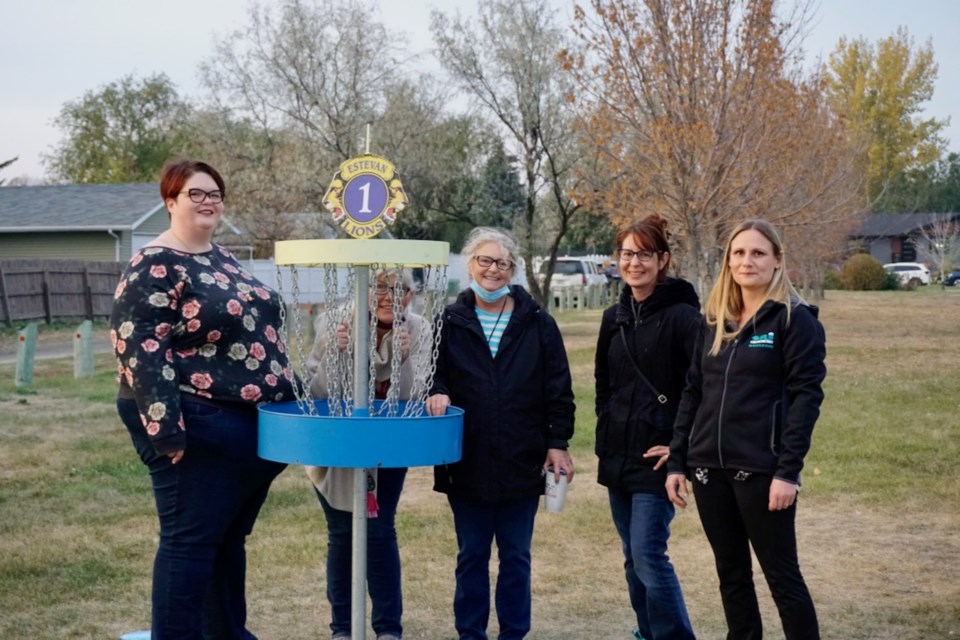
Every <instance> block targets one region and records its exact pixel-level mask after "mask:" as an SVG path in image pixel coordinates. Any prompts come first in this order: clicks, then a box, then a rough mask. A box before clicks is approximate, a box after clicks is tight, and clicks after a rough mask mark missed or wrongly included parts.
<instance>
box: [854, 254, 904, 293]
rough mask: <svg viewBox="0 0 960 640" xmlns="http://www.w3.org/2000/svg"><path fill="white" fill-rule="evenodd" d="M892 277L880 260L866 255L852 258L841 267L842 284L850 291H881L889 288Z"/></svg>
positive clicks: (857, 255)
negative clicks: (889, 279)
mask: <svg viewBox="0 0 960 640" xmlns="http://www.w3.org/2000/svg"><path fill="white" fill-rule="evenodd" d="M890 275H892V274H888V273H887V272H886V271H885V270H884V268H883V265H882V264H880V261H879V260H877V259H876V258H874V257H873V256H871V255H868V254H866V253H858V254H856V255H854V256H850V258H849V259H848V260H847V261H846V262H844V263H843V266H842V267H840V282H842V283H843V288H844V289H847V290H849V291H880V290H882V289H885V288H887V286H888V278H887V276H890ZM894 279H896V276H894Z"/></svg>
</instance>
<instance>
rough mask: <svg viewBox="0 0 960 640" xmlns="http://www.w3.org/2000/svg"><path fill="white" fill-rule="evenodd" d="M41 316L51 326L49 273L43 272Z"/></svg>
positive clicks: (51, 311)
mask: <svg viewBox="0 0 960 640" xmlns="http://www.w3.org/2000/svg"><path fill="white" fill-rule="evenodd" d="M43 315H44V316H45V317H46V319H47V324H53V304H52V302H51V300H50V272H49V271H46V270H44V272H43Z"/></svg>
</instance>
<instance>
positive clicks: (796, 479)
mask: <svg viewBox="0 0 960 640" xmlns="http://www.w3.org/2000/svg"><path fill="white" fill-rule="evenodd" d="M705 315H706V327H705V328H704V330H703V338H702V340H701V341H700V342H699V344H698V348H697V353H696V354H695V355H694V360H693V364H692V366H691V368H690V372H689V375H688V378H687V386H686V388H685V389H684V392H683V399H682V401H681V403H680V410H679V412H678V414H677V420H676V423H675V425H674V437H673V441H672V442H671V445H670V459H669V462H668V467H667V468H668V475H667V494H668V495H669V496H670V499H671V500H672V501H673V502H674V504H676V505H678V506H680V507H683V506H685V505H686V499H687V497H688V496H687V487H686V480H685V477H686V476H688V475H690V476H692V480H693V494H694V497H695V498H696V500H697V511H698V512H699V514H700V521H701V522H702V523H703V529H704V532H705V533H706V534H707V539H708V540H709V541H710V546H711V547H713V554H714V556H715V559H716V566H717V574H718V576H719V578H720V596H721V599H722V601H723V609H724V613H725V615H726V619H727V627H728V629H729V633H728V637H730V638H761V637H762V636H763V628H762V624H761V619H760V610H759V607H758V606H757V596H756V592H755V590H754V583H753V574H752V571H751V559H750V547H751V546H752V547H753V550H754V552H755V553H756V556H757V560H758V561H759V563H760V568H761V569H762V570H763V574H764V577H765V578H766V580H767V584H769V586H770V591H771V593H772V595H773V600H774V602H775V603H776V605H777V609H778V611H779V613H780V621H781V623H782V624H783V631H784V635H785V637H786V638H787V640H799V639H808V638H819V637H820V634H819V628H818V624H817V615H816V612H815V610H814V606H813V600H812V599H811V597H810V593H809V591H808V590H807V585H806V584H805V583H804V580H803V576H802V575H801V574H800V566H799V562H798V560H797V538H796V528H795V519H796V513H797V495H798V493H799V491H800V471H801V469H802V468H803V458H804V456H805V455H806V453H807V451H808V450H809V448H810V439H811V436H812V433H813V427H814V424H815V423H816V421H817V417H818V416H819V414H820V403H821V401H822V400H823V390H822V389H821V384H822V382H823V379H824V377H825V375H826V368H825V367H824V356H825V346H824V342H825V340H824V333H823V327H822V326H821V325H820V322H819V321H818V320H817V309H816V307H811V306H809V305H807V304H806V303H804V302H803V300H801V299H800V296H799V294H797V292H796V290H795V289H794V288H793V285H792V284H790V279H789V278H788V276H787V273H786V265H785V258H784V253H783V244H782V243H781V242H780V238H779V236H778V235H777V232H776V230H775V229H774V228H773V226H772V225H771V224H770V223H769V222H767V221H765V220H747V221H746V222H743V223H741V224H740V225H738V226H737V227H736V228H735V229H734V230H733V232H732V233H731V234H730V238H729V240H728V241H727V245H726V249H725V250H724V255H723V264H722V266H721V271H720V276H719V277H718V278H717V282H716V284H715V285H714V287H713V290H712V291H711V292H710V297H709V299H708V301H707V308H706V314H705Z"/></svg>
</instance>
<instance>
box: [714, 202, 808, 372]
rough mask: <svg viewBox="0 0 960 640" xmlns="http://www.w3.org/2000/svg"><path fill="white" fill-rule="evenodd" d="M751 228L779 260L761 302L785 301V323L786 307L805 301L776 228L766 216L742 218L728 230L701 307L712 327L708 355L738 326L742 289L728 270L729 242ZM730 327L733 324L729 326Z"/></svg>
mask: <svg viewBox="0 0 960 640" xmlns="http://www.w3.org/2000/svg"><path fill="white" fill-rule="evenodd" d="M751 229H752V230H754V231H758V232H760V233H761V234H763V237H764V238H766V239H767V240H769V241H770V244H771V245H773V254H774V255H775V256H776V257H777V258H778V259H779V260H780V267H779V268H778V269H776V270H775V271H774V272H773V279H771V280H770V284H769V285H768V286H767V290H766V291H765V292H764V296H763V300H762V301H761V304H763V303H764V302H766V301H767V300H775V301H777V302H782V303H783V304H785V305H786V306H787V322H788V323H789V322H790V311H791V308H792V306H793V304H794V302H795V301H796V302H799V303H801V304H806V302H804V300H803V298H801V297H800V294H799V293H797V290H796V289H795V288H794V286H793V284H792V283H791V282H790V276H788V275H787V263H786V258H785V256H784V252H783V242H782V241H781V240H780V235H779V234H778V233H777V230H776V229H774V227H773V225H772V224H770V223H769V222H767V221H766V220H760V219H754V220H744V221H743V222H741V223H740V224H738V225H737V226H736V227H735V228H734V230H733V231H731V232H730V237H729V238H728V239H727V246H726V247H725V248H724V250H723V262H722V264H721V265H720V275H719V276H717V281H716V282H715V283H714V284H713V288H712V289H711V290H710V296H709V297H708V298H707V305H706V308H705V309H704V315H705V316H706V319H707V325H709V326H711V327H714V328H715V329H716V331H715V332H714V336H713V344H712V345H711V346H710V352H709V353H710V355H712V356H715V355H717V354H718V353H720V347H722V346H723V343H724V341H726V340H732V339H733V338H735V337H736V336H737V334H738V333H740V330H741V329H742V327H739V326H738V323H739V320H740V312H741V311H742V310H743V293H742V291H741V290H740V285H738V284H737V283H736V281H735V280H734V279H733V273H731V271H730V246H731V245H732V244H733V240H734V238H736V237H737V236H738V235H740V234H741V233H743V232H744V231H749V230H751ZM731 327H734V328H732V329H731Z"/></svg>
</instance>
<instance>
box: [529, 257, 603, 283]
mask: <svg viewBox="0 0 960 640" xmlns="http://www.w3.org/2000/svg"><path fill="white" fill-rule="evenodd" d="M546 268H547V263H546V262H544V263H543V264H542V265H541V266H540V281H541V282H543V274H544V272H545V271H546ZM591 284H600V285H605V284H607V276H605V275H603V273H602V272H601V271H600V266H599V265H598V264H597V263H596V262H594V261H593V260H588V259H586V258H569V257H563V258H557V262H556V264H555V265H554V269H553V278H551V279H550V288H551V289H554V290H555V289H562V288H564V287H585V286H587V285H591Z"/></svg>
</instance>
